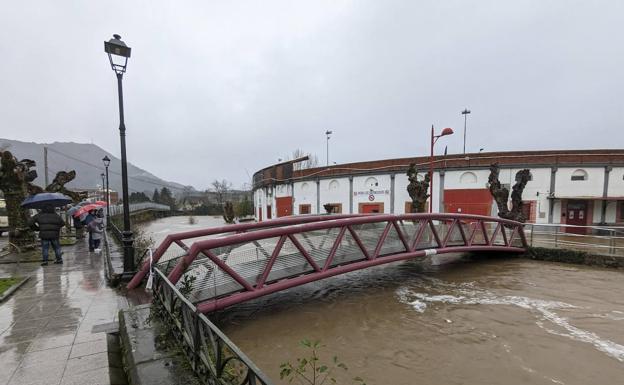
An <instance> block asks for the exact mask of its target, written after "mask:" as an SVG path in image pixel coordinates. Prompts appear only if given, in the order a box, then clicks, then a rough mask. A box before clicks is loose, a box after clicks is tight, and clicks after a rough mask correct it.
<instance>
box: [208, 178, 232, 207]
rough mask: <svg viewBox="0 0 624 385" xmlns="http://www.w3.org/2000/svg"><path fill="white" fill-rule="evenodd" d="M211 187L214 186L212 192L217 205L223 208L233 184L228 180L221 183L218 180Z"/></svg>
mask: <svg viewBox="0 0 624 385" xmlns="http://www.w3.org/2000/svg"><path fill="white" fill-rule="evenodd" d="M210 185H211V186H212V191H213V192H214V193H215V195H216V198H217V203H218V204H219V206H223V203H224V202H225V198H226V197H227V195H228V193H229V192H230V190H231V189H232V183H231V182H229V181H228V180H227V179H222V180H220V181H219V180H218V179H215V180H214V181H213V182H212V183H211V184H210Z"/></svg>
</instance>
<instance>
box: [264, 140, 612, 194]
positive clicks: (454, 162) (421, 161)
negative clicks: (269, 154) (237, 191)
mask: <svg viewBox="0 0 624 385" xmlns="http://www.w3.org/2000/svg"><path fill="white" fill-rule="evenodd" d="M411 163H414V164H416V167H417V168H419V169H421V170H422V171H426V170H427V169H428V167H429V157H428V156H420V157H413V158H397V159H383V160H371V161H364V162H354V163H346V164H338V165H333V166H323V167H315V168H308V169H304V170H293V168H292V163H279V164H275V165H272V166H269V167H265V168H264V169H262V170H260V171H258V172H256V173H255V174H254V178H253V181H254V188H258V187H262V186H266V185H269V184H272V183H283V182H289V181H297V180H305V179H312V178H324V177H330V176H348V175H357V174H370V173H374V172H381V173H390V172H401V173H403V172H405V171H407V168H408V167H409V165H410V164H411ZM493 163H498V164H499V165H500V166H501V167H502V168H506V167H507V168H509V167H513V168H525V167H526V168H530V167H540V166H541V167H558V166H561V167H563V166H568V167H573V166H582V165H585V166H606V165H614V166H615V165H617V166H624V149H599V150H541V151H507V152H481V153H470V154H449V155H446V156H444V155H437V156H434V158H433V167H434V169H439V168H444V169H461V168H488V167H489V166H490V165H491V164H493Z"/></svg>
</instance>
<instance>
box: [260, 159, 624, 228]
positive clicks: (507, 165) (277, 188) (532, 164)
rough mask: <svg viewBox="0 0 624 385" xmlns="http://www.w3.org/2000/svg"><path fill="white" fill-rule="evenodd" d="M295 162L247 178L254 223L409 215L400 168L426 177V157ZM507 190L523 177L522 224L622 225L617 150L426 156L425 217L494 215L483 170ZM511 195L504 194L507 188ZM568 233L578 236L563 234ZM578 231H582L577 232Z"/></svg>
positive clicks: (623, 178)
mask: <svg viewBox="0 0 624 385" xmlns="http://www.w3.org/2000/svg"><path fill="white" fill-rule="evenodd" d="M296 162H297V161H296V160H295V161H287V162H282V163H278V164H274V165H272V166H269V167H266V168H264V169H262V170H260V171H258V172H256V173H255V174H254V179H253V185H254V186H253V189H254V191H253V196H254V207H255V215H256V218H257V219H258V220H260V221H262V220H267V219H271V218H276V217H282V216H288V215H300V214H317V213H325V212H326V211H325V209H324V205H326V204H330V205H332V206H333V210H334V212H336V213H343V214H344V213H393V214H403V213H406V212H409V207H410V206H409V205H410V203H411V199H410V197H409V194H408V193H407V185H408V179H407V175H406V172H407V168H408V167H409V165H410V163H416V165H417V168H418V171H419V175H423V176H424V174H425V173H426V172H428V168H429V157H418V158H402V159H386V160H374V161H366V162H358V163H349V164H340V165H334V166H328V167H317V168H310V169H305V170H295V168H296V167H293V165H294V164H295V163H296ZM495 162H497V163H498V164H499V166H500V175H499V180H500V182H501V183H502V184H506V185H508V186H513V184H514V183H515V180H514V179H515V175H516V172H518V171H519V170H521V169H524V168H528V169H530V171H531V179H530V181H529V182H528V183H527V185H526V188H525V189H524V193H523V195H522V198H523V201H524V202H525V210H526V214H527V218H529V219H528V222H535V223H560V224H572V225H598V224H618V223H622V222H624V150H571V151H522V152H492V153H478V154H465V155H464V154H461V155H447V156H436V157H434V161H433V166H434V174H433V212H453V213H457V212H460V213H466V214H481V215H496V213H497V207H496V204H495V203H494V201H493V199H492V197H491V195H490V192H489V190H488V186H487V183H488V176H489V174H490V171H489V166H490V164H492V163H495ZM510 190H511V188H510ZM568 230H570V231H580V230H579V229H575V228H569V229H568ZM583 231H584V230H583Z"/></svg>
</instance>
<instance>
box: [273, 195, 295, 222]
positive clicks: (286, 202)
mask: <svg viewBox="0 0 624 385" xmlns="http://www.w3.org/2000/svg"><path fill="white" fill-rule="evenodd" d="M275 203H276V204H277V213H276V214H277V216H278V217H286V216H289V215H292V204H293V199H292V197H282V198H275Z"/></svg>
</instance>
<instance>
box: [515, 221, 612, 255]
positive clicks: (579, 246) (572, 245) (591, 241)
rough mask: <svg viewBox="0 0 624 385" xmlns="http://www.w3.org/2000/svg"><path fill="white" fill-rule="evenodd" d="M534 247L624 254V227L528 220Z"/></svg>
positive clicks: (526, 229)
mask: <svg viewBox="0 0 624 385" xmlns="http://www.w3.org/2000/svg"><path fill="white" fill-rule="evenodd" d="M524 229H525V232H526V233H527V235H526V237H527V242H528V243H529V245H530V246H532V247H533V246H535V247H550V248H562V249H569V250H578V251H586V252H590V253H596V254H602V255H615V256H624V227H621V226H577V225H563V224H552V223H550V224H549V223H526V224H525V226H524Z"/></svg>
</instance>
